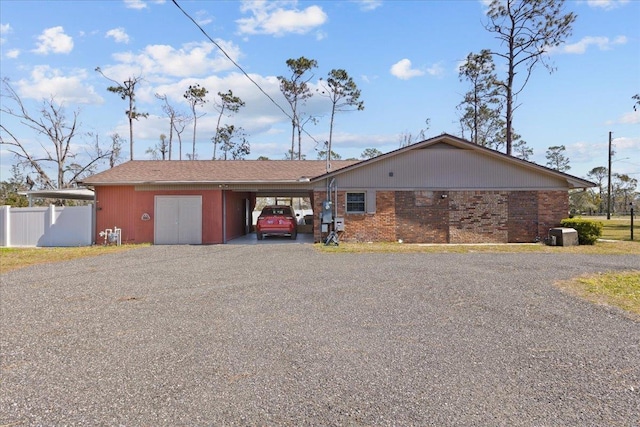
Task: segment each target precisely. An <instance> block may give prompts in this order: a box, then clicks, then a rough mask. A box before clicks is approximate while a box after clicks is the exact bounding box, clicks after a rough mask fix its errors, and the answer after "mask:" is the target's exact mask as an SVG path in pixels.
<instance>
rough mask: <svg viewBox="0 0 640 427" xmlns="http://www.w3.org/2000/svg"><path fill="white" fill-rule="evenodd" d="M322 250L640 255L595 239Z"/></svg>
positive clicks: (638, 247) (635, 248)
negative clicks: (585, 242)
mask: <svg viewBox="0 0 640 427" xmlns="http://www.w3.org/2000/svg"><path fill="white" fill-rule="evenodd" d="M314 246H315V247H316V249H317V250H318V251H320V252H323V253H461V254H468V253H557V254H560V253H562V254H566V253H570V254H593V255H627V254H635V255H640V243H638V242H623V241H616V242H596V243H595V244H594V245H580V246H565V247H563V246H547V245H544V244H542V243H536V244H527V243H519V244H495V245H492V244H481V245H451V244H442V245H425V244H407V243H340V245H339V246H324V244H322V243H316V244H315V245H314Z"/></svg>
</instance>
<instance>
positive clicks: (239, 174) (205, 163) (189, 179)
mask: <svg viewBox="0 0 640 427" xmlns="http://www.w3.org/2000/svg"><path fill="white" fill-rule="evenodd" d="M354 163H358V161H357V160H332V161H331V166H332V168H333V169H339V168H343V167H345V166H350V165H352V164H354ZM326 171H327V170H326V161H325V160H226V161H222V160H195V161H194V160H175V161H174V160H172V161H163V160H132V161H129V162H126V163H123V164H121V165H118V166H116V167H114V168H111V169H108V170H106V171H104V172H100V173H98V174H96V175H93V176H90V177H88V178H86V179H85V180H84V181H83V182H82V184H84V185H90V186H96V185H132V184H134V185H140V184H186V183H189V184H194V183H199V184H214V183H215V184H217V183H263V182H268V183H279V182H280V183H292V182H308V181H309V180H311V179H312V178H314V177H316V176H318V175H322V174H324V173H326Z"/></svg>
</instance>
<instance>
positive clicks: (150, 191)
mask: <svg viewBox="0 0 640 427" xmlns="http://www.w3.org/2000/svg"><path fill="white" fill-rule="evenodd" d="M354 163H356V161H334V162H332V164H333V168H334V169H338V168H341V167H345V166H349V165H352V164H354ZM324 173H326V162H325V161H322V160H259V161H250V160H231V161H219V160H216V161H138V160H135V161H129V162H126V163H123V164H121V165H118V166H116V167H114V168H112V169H109V170H107V171H104V172H101V173H99V174H96V175H93V176H91V177H89V178H87V179H86V180H84V182H83V184H84V185H86V186H88V187H90V188H91V189H93V190H94V191H95V195H96V197H95V199H96V201H95V203H96V229H97V230H102V229H105V228H110V227H114V226H117V227H118V228H121V229H122V242H123V243H154V244H219V243H227V242H228V241H230V240H232V239H236V238H238V237H241V236H246V235H249V234H251V233H252V232H253V229H252V225H253V218H252V213H253V210H254V208H255V207H256V201H257V199H258V198H262V197H272V198H276V199H278V200H280V199H285V198H296V197H303V198H309V201H310V204H311V206H313V204H314V196H313V189H314V186H313V185H312V183H311V180H312V179H313V178H315V177H318V176H320V175H322V174H324ZM315 186H317V184H315ZM312 227H313V226H309V228H310V229H309V231H307V232H309V233H312Z"/></svg>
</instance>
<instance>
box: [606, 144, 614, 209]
mask: <svg viewBox="0 0 640 427" xmlns="http://www.w3.org/2000/svg"><path fill="white" fill-rule="evenodd" d="M612 133H613V132H609V180H608V181H609V182H608V184H607V219H611V135H612Z"/></svg>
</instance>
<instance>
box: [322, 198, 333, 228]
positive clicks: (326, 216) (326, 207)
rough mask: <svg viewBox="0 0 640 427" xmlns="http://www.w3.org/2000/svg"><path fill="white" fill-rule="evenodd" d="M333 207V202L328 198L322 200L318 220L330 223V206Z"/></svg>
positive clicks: (331, 216) (331, 219) (331, 217)
mask: <svg viewBox="0 0 640 427" xmlns="http://www.w3.org/2000/svg"><path fill="white" fill-rule="evenodd" d="M332 207H333V203H331V201H330V200H325V201H324V202H322V212H321V213H320V220H321V221H320V222H322V223H323V224H331V222H332V221H333V212H332V210H331V208H332Z"/></svg>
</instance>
